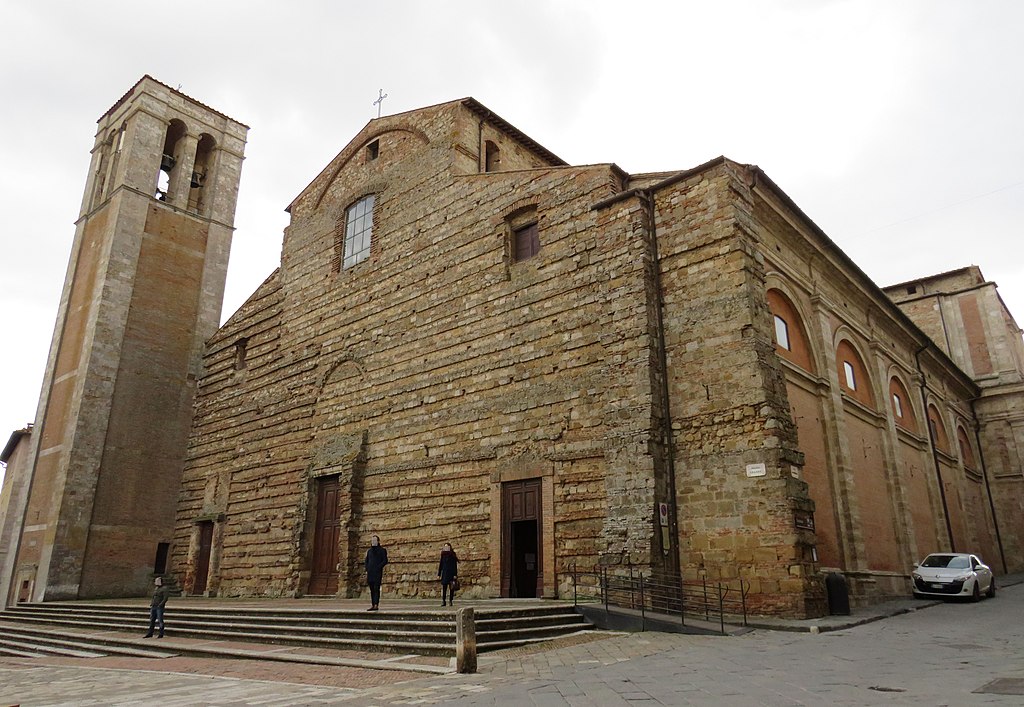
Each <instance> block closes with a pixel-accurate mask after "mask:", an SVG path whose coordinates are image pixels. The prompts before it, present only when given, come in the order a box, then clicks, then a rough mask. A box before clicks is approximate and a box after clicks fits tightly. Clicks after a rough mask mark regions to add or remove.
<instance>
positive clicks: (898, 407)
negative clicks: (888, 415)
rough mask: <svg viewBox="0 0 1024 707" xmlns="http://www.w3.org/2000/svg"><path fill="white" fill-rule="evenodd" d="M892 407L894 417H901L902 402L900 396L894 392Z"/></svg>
mask: <svg viewBox="0 0 1024 707" xmlns="http://www.w3.org/2000/svg"><path fill="white" fill-rule="evenodd" d="M892 409H893V410H894V411H895V412H896V417H899V418H902V417H903V403H901V402H900V396H899V395H897V394H896V393H893V394H892Z"/></svg>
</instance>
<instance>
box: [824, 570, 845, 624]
mask: <svg viewBox="0 0 1024 707" xmlns="http://www.w3.org/2000/svg"><path fill="white" fill-rule="evenodd" d="M825 594H826V595H828V613H829V615H830V616H849V615H850V588H849V587H847V586H846V577H844V576H843V575H841V574H839V573H838V572H829V573H828V574H827V575H825Z"/></svg>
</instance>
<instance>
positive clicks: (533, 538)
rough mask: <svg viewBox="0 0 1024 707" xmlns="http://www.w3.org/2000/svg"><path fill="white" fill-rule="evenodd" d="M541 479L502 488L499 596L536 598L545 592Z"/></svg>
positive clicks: (510, 484) (506, 485)
mask: <svg viewBox="0 0 1024 707" xmlns="http://www.w3.org/2000/svg"><path fill="white" fill-rule="evenodd" d="M540 501H541V496H540V479H530V480H528V481H512V482H509V483H506V484H505V485H504V486H503V487H502V504H501V595H502V596H503V597H539V596H543V593H544V571H543V567H544V564H543V555H542V548H543V547H544V543H543V537H542V531H541V528H542V522H541V521H542V518H541V503H540Z"/></svg>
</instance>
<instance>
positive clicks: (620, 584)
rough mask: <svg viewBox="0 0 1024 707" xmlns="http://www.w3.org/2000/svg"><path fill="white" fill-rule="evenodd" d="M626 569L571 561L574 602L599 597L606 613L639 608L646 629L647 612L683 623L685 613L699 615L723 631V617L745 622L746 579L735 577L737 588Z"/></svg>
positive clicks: (720, 583)
mask: <svg viewBox="0 0 1024 707" xmlns="http://www.w3.org/2000/svg"><path fill="white" fill-rule="evenodd" d="M627 572H628V573H622V572H621V571H620V572H618V573H614V572H611V571H609V568H608V567H607V566H601V567H598V568H596V570H595V571H591V572H580V571H579V569H578V567H577V566H576V563H573V565H572V583H573V604H578V603H580V601H581V599H584V598H587V597H589V598H591V599H593V600H600V601H601V603H603V604H604V609H605V613H606V614H607V613H608V611H609V609H610V607H612V606H615V607H622V608H627V609H632V610H639V612H640V625H641V630H647V614H648V613H649V612H654V613H660V614H667V615H670V616H672V615H678V616H679V620H680V622H681V623H682V624H683V625H685V624H686V617H687V615H689V616H700V617H701V618H703V619H704V620H705V621H712V620H715V619H717V620H718V624H719V628H720V630H721V632H722V633H723V634H724V633H725V624H726V617H728V618H729V619H730V621H729V622H730V623H733V622H734V621H736V620H739V621H742V624H743V625H744V626H746V625H747V593H748V592H749V590H750V584H749V582H745V581H744V580H742V579H741V580H737V581H738V582H739V587H736V586H730V585H728V584H725V583H723V582H708V581H707V579H706V578H704V579H701V580H699V581H693V580H682V579H677V580H675V581H658V580H655V579H653V578H652V577H650V576H648V575H646V574H645V573H644V572H643V571H639V572H636V571H635V570H634V568H633V567H628V568H627ZM586 592H592V594H587V593H586Z"/></svg>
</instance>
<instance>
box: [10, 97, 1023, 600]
mask: <svg viewBox="0 0 1024 707" xmlns="http://www.w3.org/2000/svg"><path fill="white" fill-rule="evenodd" d="M245 130H246V129H245V126H242V125H241V124H239V123H237V122H235V121H232V120H231V119H229V118H227V117H226V116H223V115H222V114H220V113H218V112H217V111H214V110H213V109H210V108H208V107H206V106H203V105H202V104H199V103H197V102H196V101H194V100H193V99H190V98H188V97H186V96H183V95H182V94H180V93H179V92H177V91H174V90H173V89H170V88H168V87H166V86H164V85H163V84H160V83H159V82H156V81H153V80H152V79H150V78H149V77H146V78H144V79H143V80H142V81H140V82H139V84H137V85H136V86H135V87H134V88H133V89H132V91H130V92H129V94H127V95H126V96H125V97H124V98H123V99H122V100H121V101H120V102H118V104H116V105H115V106H114V108H112V109H111V111H110V112H108V113H107V114H106V115H105V116H104V117H103V118H102V119H101V121H100V132H99V134H98V136H97V148H96V157H95V158H94V165H93V166H94V176H92V177H90V181H89V184H88V186H87V190H86V200H85V203H84V205H83V216H82V219H81V221H80V222H79V232H78V235H77V236H76V241H75V247H74V251H73V254H72V265H71V268H70V270H69V276H68V283H67V284H66V286H65V295H64V300H63V301H62V305H61V313H60V318H59V320H58V327H57V333H56V334H55V339H54V346H53V352H52V353H51V360H50V366H49V368H48V372H47V378H46V384H45V386H44V390H43V395H42V400H41V403H40V412H39V418H38V419H40V420H42V424H41V426H39V427H37V428H36V430H35V431H34V432H33V434H32V436H31V438H32V446H31V447H30V448H29V449H30V459H31V462H32V465H31V467H30V468H31V469H32V473H31V474H30V477H31V492H30V494H29V496H28V500H27V504H26V514H27V515H24V516H23V520H24V519H28V518H32V519H35V518H39V520H38V521H37V520H25V522H24V528H23V530H22V532H21V533H20V536H19V537H20V544H19V545H17V546H15V553H16V556H17V568H18V571H21V572H24V573H26V576H30V577H31V581H32V584H31V587H32V588H31V591H30V594H31V599H33V600H40V599H51V598H64V597H74V596H78V597H89V596H109V595H114V594H138V593H142V592H143V591H144V588H145V586H146V585H147V584H148V580H149V577H150V576H151V575H152V574H153V573H154V572H156V573H159V572H162V571H164V570H166V571H168V572H169V573H170V574H172V575H173V576H174V577H175V579H177V580H178V581H179V582H180V583H181V585H182V588H183V590H184V591H185V592H187V593H190V594H208V595H218V596H264V597H283V596H308V595H319V596H324V595H328V596H330V595H341V596H355V595H358V594H360V593H361V592H362V591H363V581H362V579H363V571H362V560H363V556H364V554H365V551H366V548H367V546H368V544H369V537H370V536H371V535H372V534H378V535H380V536H381V538H382V540H383V542H384V544H385V545H386V546H387V547H388V549H389V553H390V558H391V564H390V566H389V567H388V569H387V571H386V581H385V591H386V592H391V593H393V594H397V595H402V596H419V595H428V596H429V595H434V594H435V593H436V592H437V591H438V588H437V584H436V569H437V556H438V553H439V550H440V547H441V545H442V543H444V542H451V543H452V544H453V545H454V546H455V549H456V551H457V552H458V554H459V557H460V559H461V563H460V579H461V580H462V582H463V587H464V591H465V592H467V593H468V594H469V595H471V596H477V597H489V596H509V597H536V596H542V597H558V596H568V595H570V594H571V590H572V584H571V582H572V575H573V572H574V570H583V571H589V570H594V569H595V568H598V567H608V568H610V569H611V571H622V572H628V571H636V570H642V571H645V572H650V573H653V574H654V575H656V576H658V577H662V578H675V577H680V576H681V577H683V578H686V579H699V578H703V577H706V578H708V579H711V580H714V581H723V582H726V583H729V584H730V585H731V586H734V587H738V586H739V583H740V581H742V582H743V583H744V586H745V587H746V588H747V590H748V591H749V594H748V597H747V602H748V606H749V607H750V609H751V610H752V611H754V612H758V613H767V614H781V615H789V616H815V615H820V614H821V613H823V612H824V610H825V597H824V588H823V583H822V573H823V571H830V570H835V571H839V572H843V573H844V574H845V575H846V576H847V578H848V580H849V582H850V586H851V588H852V591H853V596H854V600H855V601H857V602H867V601H873V600H878V599H881V598H885V597H889V596H894V595H905V594H907V593H908V592H909V571H910V569H911V567H912V563H913V562H914V561H915V560H917V559H919V558H920V556H921V555H923V554H925V553H927V552H930V551H933V550H941V549H951V548H956V549H970V550H973V551H977V552H979V553H981V554H982V556H983V557H985V558H986V559H987V560H988V561H989V562H990V563H991V564H993V566H994V567H995V568H996V569H997V571H1014V570H1019V569H1022V568H1024V548H1022V545H1021V543H1022V542H1024V531H1022V526H1021V518H1022V517H1024V514H1022V513H1021V512H1020V511H1021V506H1020V503H1021V483H1022V465H1021V455H1020V451H1019V450H1022V449H1024V442H1022V439H1021V427H1022V426H1021V422H1020V420H1021V412H1022V409H1024V406H1022V405H1021V402H1020V401H1021V371H1022V370H1024V367H1022V366H1021V360H1022V356H1021V338H1020V330H1019V329H1018V328H1017V327H1016V325H1015V324H1014V323H1013V320H1012V318H1011V317H1010V316H1009V313H1008V312H1006V311H1005V308H1001V309H1000V306H1001V305H1000V304H999V303H998V296H997V295H996V294H995V289H994V285H991V283H984V282H983V280H981V276H980V272H976V269H974V270H968V271H963V272H964V273H966V274H965V275H963V278H966V281H970V282H971V283H972V284H970V285H964V286H963V287H961V286H960V285H962V284H963V283H962V282H961V280H962V279H963V278H961V275H959V274H952V275H955V277H952V280H955V283H952V280H951V281H950V282H949V283H947V282H946V280H949V279H950V277H951V276H952V275H951V276H939V280H936V281H935V282H940V281H941V282H943V283H946V284H943V285H942V288H941V291H942V293H943V294H942V295H941V297H945V298H946V299H942V300H941V301H940V302H939V309H938V310H937V311H939V312H940V314H941V316H943V317H945V319H941V320H940V321H939V323H938V324H937V323H936V321H935V320H934V316H933V315H932V312H933V311H934V310H932V309H929V306H930V304H929V302H928V301H926V300H924V299H921V298H916V299H915V298H909V299H908V298H906V297H904V296H903V294H902V293H907V294H908V296H909V295H910V294H913V293H910V287H911V285H909V284H908V285H901V286H898V287H897V288H895V289H896V290H900V292H894V291H893V290H890V291H889V292H888V295H891V296H892V297H893V298H894V299H897V300H898V301H899V305H897V304H894V303H893V301H892V299H890V296H887V292H885V291H883V290H881V289H879V288H878V287H877V286H876V285H875V284H874V283H872V282H871V280H870V279H869V278H868V277H867V276H866V275H865V274H864V273H863V272H862V271H861V270H860V269H859V268H858V267H857V266H856V264H854V263H853V262H852V261H851V260H850V259H849V258H848V257H847V256H846V255H845V254H844V253H843V252H842V250H840V249H839V248H838V247H837V246H836V245H835V244H834V243H832V242H831V241H830V240H829V238H828V237H827V236H826V235H825V234H824V233H822V232H821V231H820V229H818V228H817V227H816V226H815V225H814V223H813V222H812V221H811V220H810V219H809V218H808V217H807V216H806V215H805V214H803V213H802V212H801V211H800V209H799V208H798V207H797V206H796V205H795V204H794V203H793V202H792V200H790V199H789V197H788V196H786V194H785V193H784V192H783V191H782V190H781V189H780V188H779V187H778V186H777V185H775V184H774V183H773V182H772V181H771V180H770V179H769V178H768V177H767V176H766V175H765V173H764V172H763V171H761V170H760V169H759V168H757V167H755V166H751V165H743V164H738V163H736V162H733V161H731V160H728V159H726V158H724V157H720V158H717V159H714V160H711V161H710V162H708V163H706V164H703V165H700V166H698V167H696V168H693V169H689V170H684V171H678V172H667V173H658V174H637V175H630V174H627V173H626V172H624V171H623V170H622V169H620V168H619V167H617V166H616V165H614V164H598V165H584V166H571V165H568V164H567V163H566V162H564V161H563V160H562V159H560V158H559V157H557V156H556V155H555V154H553V153H552V152H550V151H548V150H547V149H545V148H544V147H542V146H541V145H539V144H538V143H537V142H535V141H534V140H533V139H531V138H530V137H529V136H527V135H524V134H523V133H521V132H520V131H519V130H517V129H516V128H515V127H513V126H512V125H510V124H509V123H507V122H506V121H504V120H503V119H502V118H500V117H499V116H497V115H495V114H494V113H493V112H491V111H490V110H488V109H487V108H486V107H485V106H483V105H481V104H480V103H479V102H477V101H476V100H474V99H471V98H467V99H463V100H457V101H452V102H449V103H444V104H440V105H436V106H430V107H427V108H423V109H419V110H415V111H411V112H408V113H403V114H399V115H394V116H388V117H383V118H378V119H376V120H372V121H370V123H368V124H367V125H366V126H365V127H364V128H363V130H362V131H360V133H359V134H358V135H356V136H355V137H354V138H353V139H352V141H351V142H350V143H349V144H348V145H347V146H346V147H345V148H344V149H343V150H342V151H341V152H340V153H339V154H338V155H337V156H336V157H335V158H334V159H333V160H332V161H331V162H330V164H328V165H327V167H325V168H324V170H323V171H322V172H321V173H320V174H319V175H317V176H316V178H315V179H314V180H313V181H312V182H311V183H310V184H309V186H307V187H306V188H305V189H304V190H303V191H302V193H300V194H299V195H298V196H297V197H296V198H295V199H294V201H293V202H292V203H291V205H290V206H289V207H288V211H289V212H290V215H291V222H290V224H289V226H288V227H287V228H286V230H285V234H284V246H283V250H282V255H281V265H280V267H279V268H278V269H277V270H275V271H274V272H273V273H271V274H270V276H269V277H268V278H267V279H266V281H265V282H264V283H263V284H262V285H261V286H260V287H259V288H258V289H257V291H256V292H255V293H254V294H253V295H252V296H251V297H250V298H249V300H248V301H247V302H246V303H245V304H244V305H243V306H242V307H241V308H240V309H239V310H238V311H237V312H236V313H235V314H234V315H233V316H232V317H231V318H230V319H229V320H228V321H227V322H226V323H225V324H224V325H223V326H221V327H220V329H219V330H216V331H215V328H216V327H215V323H216V312H217V310H218V309H219V306H220V295H221V288H222V285H223V271H224V267H225V265H226V258H227V248H228V244H229V242H230V235H231V222H232V218H233V211H234V199H235V193H236V189H237V183H238V171H239V168H240V164H241V156H242V148H243V146H244V138H245ZM161 167H163V168H164V170H163V171H164V172H165V173H169V179H167V181H166V183H164V182H163V181H160V180H158V175H160V173H161ZM942 278H946V280H943V279H942ZM972 278H973V279H972ZM922 282H924V283H926V284H927V287H926V291H927V292H928V293H929V296H931V295H932V294H933V293H934V292H937V291H938V290H936V289H935V288H936V287H938V285H936V284H935V282H932V281H931V280H927V281H922ZM928 283H930V284H928ZM953 284H956V287H953ZM922 286H924V285H922ZM929 288H931V289H929ZM957 288H959V289H957ZM941 297H940V299H941ZM965 298H972V299H971V301H973V302H974V305H976V310H975V309H972V306H974V305H970V304H964V301H965ZM954 302H959V303H958V304H956V305H955V306H956V307H958V308H959V309H958V310H957V311H959V313H960V315H961V318H960V319H956V318H951V317H950V316H949V314H950V310H951V309H952V308H953V307H954ZM972 312H974V313H973V314H972ZM978 321H980V322H982V324H980V325H978V324H977V322H978ZM972 322H974V323H972ZM979 327H980V328H979ZM979 336H982V339H978V337H979ZM937 342H938V343H937ZM943 342H945V343H943ZM979 342H980V343H979ZM986 352H987V353H986ZM200 353H201V357H200ZM986 356H987V358H986ZM985 361H988V363H987V365H986V364H985ZM197 386H198V387H197ZM193 392H194V393H195V395H194V406H193ZM189 430H191V431H190V432H189ZM996 459H998V461H993V460H996ZM32 514H35V515H32ZM33 548H36V549H33ZM165 555H166V556H167V562H166V566H164V561H163V558H164V556H165ZM997 558H998V559H997ZM12 590H13V586H12ZM10 596H13V594H12V595H10Z"/></svg>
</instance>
